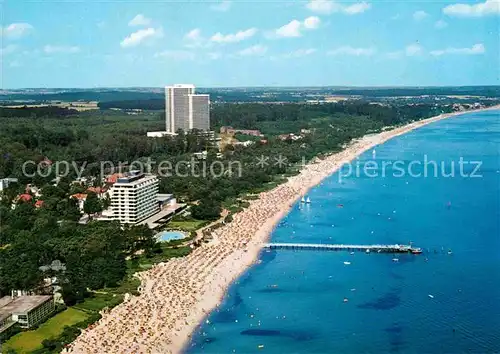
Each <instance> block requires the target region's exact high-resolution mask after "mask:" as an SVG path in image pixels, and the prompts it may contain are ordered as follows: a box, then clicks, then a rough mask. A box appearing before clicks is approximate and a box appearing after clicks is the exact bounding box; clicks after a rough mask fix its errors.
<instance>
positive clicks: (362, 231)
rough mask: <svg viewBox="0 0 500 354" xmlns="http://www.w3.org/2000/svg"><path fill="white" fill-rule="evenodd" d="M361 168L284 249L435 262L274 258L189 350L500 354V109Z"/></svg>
mask: <svg viewBox="0 0 500 354" xmlns="http://www.w3.org/2000/svg"><path fill="white" fill-rule="evenodd" d="M460 161H462V164H460ZM383 162H385V165H386V166H385V168H382V164H383ZM433 162H434V163H436V165H434V164H433ZM425 163H427V165H425ZM356 166H357V167H358V170H359V171H358V172H356ZM426 166H427V167H426ZM478 166H479V167H478ZM351 169H352V173H351V174H349V173H348V172H349V168H348V167H347V166H344V168H343V169H342V170H341V171H339V172H337V173H335V174H333V175H331V176H330V177H329V178H327V179H325V180H323V182H322V183H321V184H319V185H317V186H316V187H314V188H312V189H311V190H310V191H309V192H308V194H307V196H308V197H309V198H310V199H311V203H310V204H303V203H301V202H300V201H299V202H297V203H296V204H295V205H294V206H293V208H292V209H291V210H290V212H289V213H288V215H286V217H284V218H283V219H282V220H281V222H280V223H279V224H278V225H277V226H276V228H275V230H274V232H273V233H272V235H271V241H272V242H286V243H290V242H295V243H314V244H326V243H332V244H360V245H371V244H409V243H410V242H411V243H412V245H413V246H415V247H421V248H422V250H423V253H422V254H419V255H413V254H392V253H377V252H370V253H366V252H354V253H353V254H351V252H347V251H307V250H306V251H303V250H302V251H291V250H278V251H266V250H263V251H262V252H261V253H260V255H259V262H258V264H256V265H255V266H253V267H251V268H249V269H248V270H247V271H246V272H245V273H244V274H243V275H242V276H241V277H240V278H239V279H237V280H236V281H235V282H234V283H233V284H232V285H231V286H230V288H229V289H228V291H227V293H226V295H225V297H224V299H223V302H222V303H221V305H220V306H219V307H218V308H217V309H215V310H213V311H212V312H211V313H210V314H209V315H208V316H207V318H206V319H205V320H204V321H203V323H202V324H201V325H200V326H199V328H198V329H197V330H196V332H195V333H194V334H193V337H192V340H191V342H190V343H189V344H188V346H187V347H186V348H185V353H190V354H191V353H257V352H262V353H276V354H277V353H356V354H357V353H436V354H437V353H439V354H441V353H500V111H483V112H479V113H468V114H463V115H459V116H455V117H452V118H449V119H445V120H441V121H438V122H435V123H432V124H429V125H426V126H424V127H422V128H420V129H417V130H414V131H411V132H409V133H407V134H405V135H402V136H399V137H396V138H394V139H391V140H389V141H387V142H385V143H384V144H382V145H379V146H376V147H375V148H374V150H370V151H367V152H365V153H364V154H362V155H361V156H360V157H359V158H358V159H356V160H355V161H353V162H352V166H351ZM346 262H347V263H346Z"/></svg>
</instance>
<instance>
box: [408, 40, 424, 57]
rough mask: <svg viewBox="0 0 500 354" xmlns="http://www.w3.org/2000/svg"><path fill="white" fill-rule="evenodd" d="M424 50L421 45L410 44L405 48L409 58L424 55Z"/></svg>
mask: <svg viewBox="0 0 500 354" xmlns="http://www.w3.org/2000/svg"><path fill="white" fill-rule="evenodd" d="M422 51H423V48H422V46H421V45H419V44H416V43H415V44H410V45H407V46H406V48H405V54H406V55H407V56H409V57H413V56H415V55H420V54H422Z"/></svg>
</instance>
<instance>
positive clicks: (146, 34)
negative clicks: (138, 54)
mask: <svg viewBox="0 0 500 354" xmlns="http://www.w3.org/2000/svg"><path fill="white" fill-rule="evenodd" d="M162 37H163V29H162V28H161V27H160V28H157V29H155V28H152V27H150V28H146V29H140V30H138V31H136V32H134V33H131V34H130V35H129V36H127V37H125V39H124V40H123V41H121V42H120V45H121V46H122V47H123V48H128V47H135V46H137V45H139V44H141V43H142V42H144V41H146V40H148V39H152V38H162Z"/></svg>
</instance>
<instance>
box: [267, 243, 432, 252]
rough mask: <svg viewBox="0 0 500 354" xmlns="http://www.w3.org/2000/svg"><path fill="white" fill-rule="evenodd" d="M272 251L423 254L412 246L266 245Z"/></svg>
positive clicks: (419, 249)
mask: <svg viewBox="0 0 500 354" xmlns="http://www.w3.org/2000/svg"><path fill="white" fill-rule="evenodd" d="M264 248H267V249H270V250H295V251H299V250H305V251H351V252H352V251H363V252H366V253H368V252H376V253H382V252H383V253H413V254H419V253H422V249H421V248H418V247H413V246H412V245H397V244H396V245H334V244H314V243H265V244H264Z"/></svg>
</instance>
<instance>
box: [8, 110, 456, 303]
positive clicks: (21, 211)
mask: <svg viewBox="0 0 500 354" xmlns="http://www.w3.org/2000/svg"><path fill="white" fill-rule="evenodd" d="M450 109H451V108H450V107H449V106H435V105H411V106H396V105H385V106H383V105H378V104H370V103H367V102H362V101H355V102H352V103H351V102H347V103H334V104H333V103H332V104H324V105H305V104H280V105H262V104H238V105H235V104H219V105H214V107H213V109H212V112H211V120H212V125H213V129H214V130H215V129H217V128H218V127H220V126H222V125H231V126H233V127H237V128H248V129H260V130H261V131H262V132H263V133H264V134H265V135H266V142H262V143H259V142H256V143H255V144H253V145H251V146H250V147H247V148H242V147H229V148H228V149H226V151H224V155H223V158H222V159H220V158H219V159H217V157H216V151H215V150H214V149H213V148H211V147H210V145H209V143H208V142H207V141H206V140H205V139H204V138H200V137H198V136H197V135H196V134H183V133H181V134H179V135H178V136H176V137H173V138H155V139H150V138H146V132H147V131H154V130H161V129H162V127H163V124H164V123H163V122H164V120H163V113H162V112H158V111H145V112H143V113H141V114H138V115H127V114H124V113H123V112H116V111H108V110H106V111H95V112H85V113H81V112H75V111H72V110H64V109H27V108H25V109H16V110H13V109H8V110H7V109H4V110H2V111H1V113H2V116H0V126H1V127H2V129H1V131H0V178H3V177H17V178H19V181H20V183H19V184H13V185H12V186H11V187H9V189H7V190H6V192H5V193H4V194H3V196H2V200H1V201H0V218H1V219H0V220H1V223H0V295H5V294H8V293H9V291H10V290H11V289H33V288H36V287H37V286H38V284H39V283H40V280H41V279H42V278H43V277H44V276H47V272H45V273H44V272H43V271H41V270H40V269H39V267H40V266H44V265H47V264H50V263H51V262H52V261H54V260H60V261H62V262H63V263H64V264H66V267H67V270H66V272H64V275H61V277H62V285H63V296H64V300H65V301H66V302H67V303H68V304H72V303H75V302H77V301H80V300H82V299H83V298H84V297H85V295H86V291H87V289H99V288H102V287H107V286H113V285H115V284H116V283H117V282H119V281H120V280H121V279H122V278H123V277H124V276H125V273H126V271H127V266H126V258H127V257H132V258H133V257H135V255H136V251H137V250H140V249H142V250H145V252H146V256H147V255H154V253H155V252H158V246H157V244H156V243H155V242H154V240H153V235H152V231H150V230H148V229H147V228H144V227H127V228H125V229H121V228H120V225H119V224H117V223H104V222H95V221H91V222H90V223H88V224H87V225H80V224H78V223H77V222H76V221H77V220H78V219H79V218H80V216H81V215H80V212H79V210H78V208H77V205H76V203H75V202H74V201H73V200H70V199H69V196H70V195H71V194H72V193H76V192H79V190H78V188H81V187H79V186H75V185H72V184H71V180H72V178H74V177H75V176H76V175H75V174H74V173H73V174H72V175H69V176H67V177H65V178H63V179H62V180H61V181H60V182H59V183H58V185H57V186H52V184H53V183H52V179H53V178H54V177H55V174H54V173H52V174H49V175H48V176H47V177H40V176H35V177H33V178H30V177H26V176H24V175H23V173H22V169H21V167H22V165H23V162H24V161H27V160H33V161H36V162H39V161H42V160H43V159H44V158H48V159H50V160H51V161H53V162H55V161H61V160H68V161H76V162H77V163H79V164H85V167H86V168H85V170H84V175H94V176H99V173H100V165H99V163H100V162H101V161H112V162H115V163H117V162H119V161H122V162H123V161H129V162H131V161H134V160H138V159H139V160H145V159H147V158H151V159H152V160H155V161H165V160H168V161H171V162H172V163H175V162H177V161H195V160H193V154H192V153H194V152H198V151H202V150H208V151H209V153H208V156H207V159H206V163H207V164H210V162H212V161H215V160H219V161H220V162H221V163H222V164H223V165H224V166H225V167H226V168H227V169H228V170H229V166H230V165H231V164H232V163H234V162H235V161H238V163H240V166H241V171H238V172H239V173H234V174H231V173H228V174H225V175H224V176H222V177H214V176H211V175H210V174H207V175H206V176H203V174H202V173H201V168H202V166H203V164H202V163H197V162H196V161H195V162H193V165H194V167H193V168H194V171H195V172H199V174H197V173H195V174H193V173H192V171H193V170H192V169H189V171H191V173H188V175H187V176H184V177H181V176H171V177H168V178H162V179H161V182H160V192H164V193H174V194H175V195H176V197H177V198H178V199H179V200H180V201H184V202H188V203H191V202H195V205H194V206H193V207H192V211H191V212H192V216H193V217H195V218H197V219H204V220H213V219H216V218H217V217H218V216H219V214H220V212H221V210H222V208H223V207H224V206H225V205H228V204H230V203H231V201H234V200H236V199H237V198H240V197H242V196H244V195H246V194H248V193H255V192H258V191H260V190H264V189H266V188H269V187H270V186H273V185H274V184H275V183H279V181H280V180H282V178H283V176H285V175H287V174H290V173H295V172H296V171H297V169H298V168H297V166H298V164H300V163H301V162H302V161H303V160H305V161H308V160H310V159H312V158H313V157H315V156H318V155H321V154H325V153H329V152H333V151H338V150H340V149H342V146H343V145H344V144H346V143H348V142H349V141H351V140H352V139H353V138H357V137H361V136H363V135H364V134H367V133H373V132H378V131H380V130H381V129H382V128H383V127H385V126H396V125H400V124H404V123H407V122H409V121H412V120H416V119H422V118H426V117H430V116H433V115H436V114H439V113H442V112H447V111H449V110H450ZM300 129H310V131H311V132H310V133H309V134H306V135H304V136H303V138H302V139H301V140H298V141H281V140H280V139H278V138H277V135H278V134H283V133H295V134H298V133H299V132H300ZM262 155H264V156H269V157H271V158H272V157H277V156H279V155H281V156H283V157H284V158H286V161H287V164H286V165H284V166H277V165H274V164H272V163H271V164H269V165H268V166H265V167H264V168H258V167H257V166H256V163H257V162H258V160H257V157H260V156H262ZM231 166H233V165H231ZM32 170H33V169H31V171H32ZM189 171H188V172H189ZM100 180H101V179H97V181H100ZM27 183H33V184H35V185H37V186H38V187H41V188H42V197H41V198H40V199H43V200H44V204H43V206H42V207H41V208H35V206H34V203H33V201H29V202H20V203H18V204H17V206H16V208H15V209H12V208H11V205H12V203H13V201H14V200H15V197H16V196H17V195H18V194H19V193H23V192H24V188H25V186H26V184H27ZM95 184H99V182H96V183H95ZM91 199H92V198H91ZM89 208H90V209H99V208H98V207H97V208H96V207H91V206H89ZM90 209H89V210H88V211H89V212H92V211H94V212H95V210H90ZM49 273H50V271H49Z"/></svg>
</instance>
